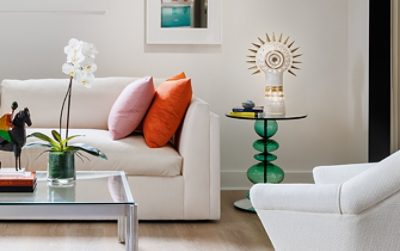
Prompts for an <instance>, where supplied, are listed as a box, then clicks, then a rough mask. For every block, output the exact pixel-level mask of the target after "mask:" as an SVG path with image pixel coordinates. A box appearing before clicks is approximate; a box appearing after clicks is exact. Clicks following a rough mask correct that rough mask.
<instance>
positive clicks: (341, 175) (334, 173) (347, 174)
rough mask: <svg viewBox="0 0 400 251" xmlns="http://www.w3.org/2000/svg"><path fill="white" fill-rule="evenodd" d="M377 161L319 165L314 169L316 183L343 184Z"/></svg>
mask: <svg viewBox="0 0 400 251" xmlns="http://www.w3.org/2000/svg"><path fill="white" fill-rule="evenodd" d="M375 164H376V163H362V164H348V165H335V166H317V167H315V168H314V169H313V176H314V181H315V183H316V184H342V183H344V182H346V181H347V180H349V179H351V178H353V177H354V176H356V175H358V174H360V173H362V172H364V171H365V170H367V169H369V168H370V167H372V166H374V165H375Z"/></svg>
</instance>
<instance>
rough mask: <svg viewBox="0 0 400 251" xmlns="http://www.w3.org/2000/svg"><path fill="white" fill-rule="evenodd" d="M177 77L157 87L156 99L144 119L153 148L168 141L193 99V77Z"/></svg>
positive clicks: (145, 130) (144, 127)
mask: <svg viewBox="0 0 400 251" xmlns="http://www.w3.org/2000/svg"><path fill="white" fill-rule="evenodd" d="M182 74H183V73H182ZM175 77H176V76H175ZM175 77H173V78H170V79H168V80H167V81H165V82H163V83H162V84H160V86H159V87H158V88H157V90H156V94H155V97H154V101H153V103H152V105H151V107H150V109H149V111H148V112H147V115H146V117H145V119H144V122H143V134H144V138H145V141H146V144H147V145H148V146H149V147H151V148H156V147H163V146H165V145H166V144H167V143H168V141H169V140H170V139H171V138H172V137H173V135H174V134H175V133H176V131H177V129H178V127H179V125H180V124H181V123H182V120H183V118H184V116H185V112H186V110H187V108H188V107H189V105H190V101H191V100H192V84H191V79H187V78H184V79H176V78H175ZM182 77H185V75H184V74H183V75H182Z"/></svg>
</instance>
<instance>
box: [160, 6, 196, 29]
mask: <svg viewBox="0 0 400 251" xmlns="http://www.w3.org/2000/svg"><path fill="white" fill-rule="evenodd" d="M191 13H192V12H191V6H177V7H162V8H161V28H174V27H190V26H191V25H192V14H191Z"/></svg>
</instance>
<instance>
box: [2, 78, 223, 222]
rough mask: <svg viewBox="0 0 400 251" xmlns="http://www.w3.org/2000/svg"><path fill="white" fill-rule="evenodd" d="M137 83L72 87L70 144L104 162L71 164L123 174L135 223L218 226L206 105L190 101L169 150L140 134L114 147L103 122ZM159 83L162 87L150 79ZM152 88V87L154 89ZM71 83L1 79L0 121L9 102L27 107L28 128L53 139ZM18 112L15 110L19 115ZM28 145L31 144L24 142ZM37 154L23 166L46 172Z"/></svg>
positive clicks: (28, 152)
mask: <svg viewBox="0 0 400 251" xmlns="http://www.w3.org/2000/svg"><path fill="white" fill-rule="evenodd" d="M135 79H136V78H116V77H113V78H97V79H96V80H95V82H94V83H93V84H92V87H91V88H89V89H88V88H85V87H83V86H80V85H75V84H74V85H73V94H72V106H71V120H70V127H71V128H72V129H71V130H70V133H69V135H74V134H82V135H85V136H84V137H79V138H77V139H75V141H79V142H85V143H88V144H90V145H93V146H95V147H97V148H99V149H101V150H102V151H103V152H104V153H105V154H106V155H107V157H108V160H107V161H106V160H102V159H100V158H95V157H89V158H90V161H85V162H82V161H80V160H79V159H78V158H76V160H75V162H76V168H77V170H123V171H125V172H126V174H127V176H128V180H129V184H130V186H131V190H132V193H133V196H134V198H135V200H136V201H137V202H138V204H139V207H138V215H139V219H146V220H205V219H207V220H210V219H211V220H215V219H219V218H220V160H219V156H220V155H219V151H220V149H219V147H220V142H219V118H218V116H217V115H216V114H214V113H212V112H210V110H209V105H208V104H207V103H205V102H204V101H202V100H200V99H198V98H193V100H192V102H191V104H190V107H189V108H188V110H187V112H186V115H185V118H184V122H183V124H182V126H181V128H180V129H179V131H178V133H177V134H176V137H175V143H174V145H172V144H169V145H167V146H165V147H162V148H149V147H147V145H146V144H145V142H144V139H143V136H141V135H133V136H129V137H127V138H124V139H121V140H117V141H113V140H112V139H111V137H110V135H109V132H108V130H107V118H108V114H109V112H110V109H111V107H112V104H113V103H114V101H115V99H116V98H117V97H118V95H119V93H120V92H121V91H122V90H123V88H124V87H125V86H126V85H128V84H129V83H131V82H132V81H133V80H135ZM155 82H156V83H159V82H160V81H155ZM156 85H157V84H156ZM67 87H68V79H39V80H24V81H21V80H4V81H3V82H2V83H1V87H0V88H1V90H0V92H1V96H0V100H1V101H0V112H1V113H0V115H1V114H3V113H5V112H10V106H11V103H12V102H13V101H17V102H18V103H19V109H22V108H23V107H29V109H30V113H31V120H32V123H33V125H32V128H27V133H28V134H29V133H31V132H34V131H41V132H44V133H47V134H48V135H50V130H51V129H54V128H58V121H59V115H60V108H61V103H62V99H63V97H64V95H65V93H66V90H67ZM19 109H18V110H19ZM28 140H29V141H32V140H34V139H31V138H30V139H28ZM40 152H41V150H40V149H24V150H23V152H22V166H23V167H25V168H27V169H28V170H45V169H46V166H47V155H46V154H44V155H43V156H42V157H40V158H37V156H38V155H39V153H40ZM0 160H1V161H2V164H3V166H6V165H10V166H14V164H13V163H14V162H13V161H14V157H13V154H12V153H9V152H0Z"/></svg>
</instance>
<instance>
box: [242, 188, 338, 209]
mask: <svg viewBox="0 0 400 251" xmlns="http://www.w3.org/2000/svg"><path fill="white" fill-rule="evenodd" d="M339 193H340V185H338V184H328V185H315V184H256V185H254V186H253V187H252V188H251V189H250V199H251V203H252V205H253V207H254V208H255V209H256V210H284V211H302V212H313V213H335V214H340V205H339Z"/></svg>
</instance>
